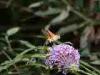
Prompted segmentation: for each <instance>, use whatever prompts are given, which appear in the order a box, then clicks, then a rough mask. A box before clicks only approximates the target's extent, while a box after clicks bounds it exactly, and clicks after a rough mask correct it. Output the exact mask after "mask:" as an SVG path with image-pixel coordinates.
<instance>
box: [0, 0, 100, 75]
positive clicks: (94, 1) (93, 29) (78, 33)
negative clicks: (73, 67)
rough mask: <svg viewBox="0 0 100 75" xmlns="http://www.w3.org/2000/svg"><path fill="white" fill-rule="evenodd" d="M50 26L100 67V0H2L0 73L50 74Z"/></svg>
mask: <svg viewBox="0 0 100 75" xmlns="http://www.w3.org/2000/svg"><path fill="white" fill-rule="evenodd" d="M48 27H49V30H50V31H51V32H52V33H54V34H59V35H60V37H61V38H60V39H59V41H60V42H72V43H73V46H74V47H75V48H78V49H79V52H80V54H81V60H83V61H85V62H86V63H88V64H89V65H91V66H92V67H93V68H94V67H95V68H97V69H98V70H99V69H100V0H0V75H49V74H48V70H47V69H46V70H45V65H42V64H43V58H44V57H45V55H44V53H45V51H46V46H47V45H46V46H44V44H45V41H46V39H45V35H44V34H43V31H45V29H46V28H48ZM42 30H43V31H42ZM33 58H34V59H33ZM94 75H95V74H94ZM97 75H99V74H97Z"/></svg>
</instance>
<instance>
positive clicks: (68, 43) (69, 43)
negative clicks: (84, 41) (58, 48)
mask: <svg viewBox="0 0 100 75" xmlns="http://www.w3.org/2000/svg"><path fill="white" fill-rule="evenodd" d="M64 44H67V45H70V46H73V44H72V43H71V42H65V43H64Z"/></svg>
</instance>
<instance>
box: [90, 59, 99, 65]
mask: <svg viewBox="0 0 100 75" xmlns="http://www.w3.org/2000/svg"><path fill="white" fill-rule="evenodd" d="M91 64H93V65H100V60H95V61H93V62H91Z"/></svg>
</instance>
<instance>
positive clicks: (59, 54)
mask: <svg viewBox="0 0 100 75" xmlns="http://www.w3.org/2000/svg"><path fill="white" fill-rule="evenodd" d="M48 54H49V56H48V57H47V59H46V61H45V64H46V65H48V66H49V67H52V68H53V67H54V66H55V67H57V68H58V69H61V70H64V69H70V68H72V66H73V65H75V66H76V67H77V68H78V67H79V60H80V54H79V52H78V50H77V49H75V48H74V47H73V46H71V45H68V44H65V43H63V44H59V45H54V46H53V47H50V48H49V53H48Z"/></svg>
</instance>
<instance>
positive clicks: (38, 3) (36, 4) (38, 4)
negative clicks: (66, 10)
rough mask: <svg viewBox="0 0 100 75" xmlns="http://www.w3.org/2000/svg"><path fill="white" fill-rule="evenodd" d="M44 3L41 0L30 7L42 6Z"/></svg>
mask: <svg viewBox="0 0 100 75" xmlns="http://www.w3.org/2000/svg"><path fill="white" fill-rule="evenodd" d="M42 4H43V2H42V1H40V2H36V3H32V4H30V5H29V6H28V7H29V8H36V7H39V6H41V5H42Z"/></svg>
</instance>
